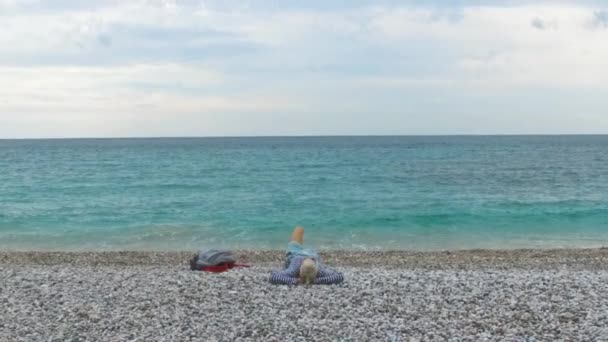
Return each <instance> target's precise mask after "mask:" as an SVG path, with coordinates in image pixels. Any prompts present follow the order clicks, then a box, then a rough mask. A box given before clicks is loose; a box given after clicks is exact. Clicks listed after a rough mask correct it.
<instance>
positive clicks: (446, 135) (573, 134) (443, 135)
mask: <svg viewBox="0 0 608 342" xmlns="http://www.w3.org/2000/svg"><path fill="white" fill-rule="evenodd" d="M606 135H608V133H538V134H535V133H499V134H328V135H325V134H319V135H315V134H311V135H200V136H195V135H184V136H134V137H129V136H117V137H40V138H0V141H3V140H4V141H6V140H120V139H142V140H143V139H222V138H251V139H253V138H357V137H362V138H365V137H369V138H374V137H378V138H380V137H515V136H521V137H526V136H528V137H535V136H536V137H538V136H606Z"/></svg>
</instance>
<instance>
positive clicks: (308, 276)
mask: <svg viewBox="0 0 608 342" xmlns="http://www.w3.org/2000/svg"><path fill="white" fill-rule="evenodd" d="M316 277H317V264H316V263H315V262H314V260H312V259H304V261H302V266H300V279H301V280H302V283H304V284H306V285H310V284H313V283H314V282H315V278H316Z"/></svg>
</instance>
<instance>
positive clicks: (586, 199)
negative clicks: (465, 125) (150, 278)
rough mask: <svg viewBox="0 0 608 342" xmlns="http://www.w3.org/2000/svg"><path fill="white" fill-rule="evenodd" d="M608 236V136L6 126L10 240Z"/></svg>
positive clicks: (489, 240) (189, 242)
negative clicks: (300, 232)
mask: <svg viewBox="0 0 608 342" xmlns="http://www.w3.org/2000/svg"><path fill="white" fill-rule="evenodd" d="M296 225H301V226H304V227H305V229H306V237H305V241H306V243H308V244H311V245H313V246H314V247H316V248H318V249H321V250H323V249H331V250H336V249H345V250H388V249H396V250H458V249H479V248H484V249H486V248H487V249H513V248H587V247H589V248H592V247H603V246H608V135H447V136H439V135H417V136H396V135H386V136H373V135H369V136H297V137H280V136H273V137H268V136H267V137H200V138H199V137H182V138H170V137H159V138H144V137H142V138H63V139H53V138H51V139H48V138H46V139H2V140H0V250H59V251H66V250H77V251H81V250H101V251H103V250H191V249H197V248H209V247H221V248H234V249H281V248H284V246H285V244H286V242H287V239H288V237H289V234H290V232H291V230H292V229H293V227H294V226H296Z"/></svg>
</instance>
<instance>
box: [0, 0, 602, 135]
mask: <svg viewBox="0 0 608 342" xmlns="http://www.w3.org/2000/svg"><path fill="white" fill-rule="evenodd" d="M602 4H604V5H603V6H602ZM512 133H523V134H527V133H542V134H551V133H560V134H561V133H608V2H606V1H597V2H596V1H567V2H561V3H560V2H557V1H550V2H538V1H536V2H532V1H464V0H462V1H447V0H446V1H439V0H435V1H384V2H382V1H360V0H349V1H346V0H345V1H329V0H314V1H295V0H294V1H225V0H221V1H170V0H164V1H163V0H157V1H140V0H129V1H123V0H117V1H109V0H108V1H93V0H91V1H68V0H53V1H42V0H40V1H36V0H22V1H20V0H0V138H39V137H115V136H120V137H128V136H222V135H231V136H233V135H237V136H240V135H343V134H512Z"/></svg>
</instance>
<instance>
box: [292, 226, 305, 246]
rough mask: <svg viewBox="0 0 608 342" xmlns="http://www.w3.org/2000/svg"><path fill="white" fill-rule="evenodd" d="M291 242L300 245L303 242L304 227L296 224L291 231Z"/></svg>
mask: <svg viewBox="0 0 608 342" xmlns="http://www.w3.org/2000/svg"><path fill="white" fill-rule="evenodd" d="M289 241H291V242H297V243H299V244H300V245H302V244H304V228H302V227H300V226H298V227H296V228H295V229H294V230H293V233H291V240H289Z"/></svg>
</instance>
